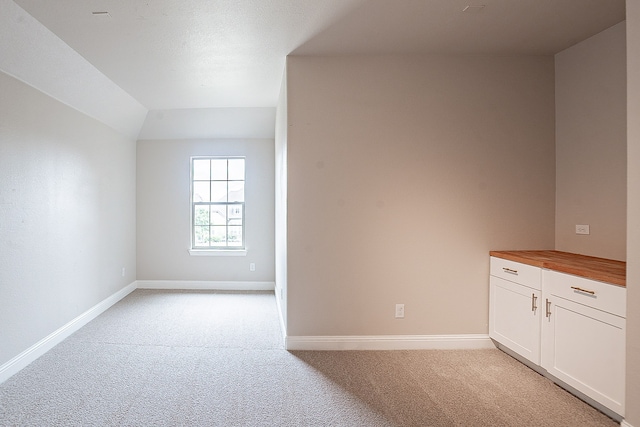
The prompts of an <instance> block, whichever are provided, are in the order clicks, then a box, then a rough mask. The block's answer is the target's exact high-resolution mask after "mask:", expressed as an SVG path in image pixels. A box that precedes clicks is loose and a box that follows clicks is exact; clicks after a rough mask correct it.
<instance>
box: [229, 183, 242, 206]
mask: <svg viewBox="0 0 640 427" xmlns="http://www.w3.org/2000/svg"><path fill="white" fill-rule="evenodd" d="M229 201H230V202H244V181H229Z"/></svg>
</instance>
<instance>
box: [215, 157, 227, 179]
mask: <svg viewBox="0 0 640 427" xmlns="http://www.w3.org/2000/svg"><path fill="white" fill-rule="evenodd" d="M211 179H221V180H226V179H227V159H211Z"/></svg>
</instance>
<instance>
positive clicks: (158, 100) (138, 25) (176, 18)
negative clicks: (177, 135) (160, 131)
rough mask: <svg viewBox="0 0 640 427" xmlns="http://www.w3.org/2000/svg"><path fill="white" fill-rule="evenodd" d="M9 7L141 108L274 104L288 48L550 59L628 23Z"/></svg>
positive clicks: (337, 1) (591, 2)
mask: <svg viewBox="0 0 640 427" xmlns="http://www.w3.org/2000/svg"><path fill="white" fill-rule="evenodd" d="M15 3H17V4H18V5H19V6H20V7H22V8H23V9H24V10H26V11H27V12H28V13H29V14H30V15H31V16H33V17H35V18H36V19H37V20H38V21H40V22H41V23H42V24H43V25H44V26H45V27H47V28H48V29H49V30H51V31H52V32H53V33H54V34H55V35H56V36H57V37H59V38H60V39H62V40H63V41H64V42H65V43H66V44H67V45H69V46H70V47H71V48H72V49H73V50H75V51H76V52H77V53H79V54H80V55H81V56H82V57H84V59H86V60H87V61H88V62H89V63H90V64H92V65H93V66H95V67H96V68H97V69H98V70H99V71H100V72H102V73H103V74H104V75H106V76H107V77H108V78H109V79H110V80H112V81H113V82H114V83H115V84H117V85H118V86H119V87H120V88H122V89H123V90H124V91H125V92H127V93H128V94H129V95H131V96H132V97H133V98H135V99H136V100H137V101H138V102H139V103H140V104H142V105H143V106H144V107H146V108H147V109H149V110H171V109H199V108H237V107H274V106H275V105H276V102H277V96H278V93H279V89H280V84H281V81H282V73H283V70H284V63H285V57H286V56H287V55H288V54H292V53H293V54H304V55H316V54H323V55H329V54H388V53H419V54H490V55H516V54H536V55H552V54H555V53H557V52H559V51H561V50H563V49H566V48H567V47H569V46H571V45H573V44H575V43H577V42H579V41H581V40H584V39H585V38H588V37H590V36H591V35H594V34H596V33H598V32H600V31H602V30H604V29H606V28H608V27H610V26H612V25H614V24H616V23H618V22H621V21H623V20H624V18H625V2H624V0H56V1H51V0H15ZM467 5H472V6H479V5H485V7H483V8H471V9H470V10H469V11H467V12H463V11H462V10H463V9H464V7H465V6H467ZM92 12H108V15H107V16H104V15H100V16H96V15H93V14H92ZM45 71H46V70H45Z"/></svg>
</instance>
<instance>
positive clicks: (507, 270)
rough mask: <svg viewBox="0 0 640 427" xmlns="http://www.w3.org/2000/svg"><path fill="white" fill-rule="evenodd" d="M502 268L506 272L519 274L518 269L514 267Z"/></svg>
mask: <svg viewBox="0 0 640 427" xmlns="http://www.w3.org/2000/svg"><path fill="white" fill-rule="evenodd" d="M502 270H503V271H504V272H505V273H510V274H518V270H512V269H510V268H507V267H502Z"/></svg>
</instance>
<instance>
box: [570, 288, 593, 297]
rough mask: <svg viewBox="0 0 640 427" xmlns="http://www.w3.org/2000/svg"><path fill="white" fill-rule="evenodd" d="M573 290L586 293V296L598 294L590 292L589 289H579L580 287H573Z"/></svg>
mask: <svg viewBox="0 0 640 427" xmlns="http://www.w3.org/2000/svg"><path fill="white" fill-rule="evenodd" d="M571 289H573V290H576V291H578V292H584V293H586V294H591V295H595V294H596V292H595V291H589V290H587V289H582V288H579V287H577V286H572V287H571Z"/></svg>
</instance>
